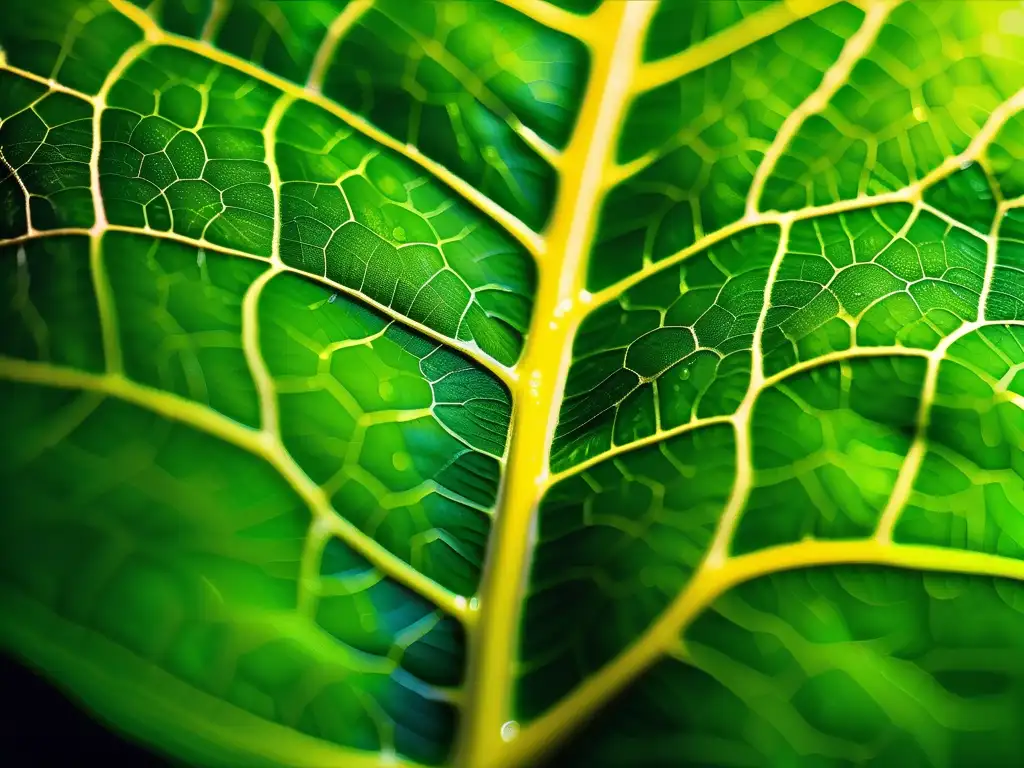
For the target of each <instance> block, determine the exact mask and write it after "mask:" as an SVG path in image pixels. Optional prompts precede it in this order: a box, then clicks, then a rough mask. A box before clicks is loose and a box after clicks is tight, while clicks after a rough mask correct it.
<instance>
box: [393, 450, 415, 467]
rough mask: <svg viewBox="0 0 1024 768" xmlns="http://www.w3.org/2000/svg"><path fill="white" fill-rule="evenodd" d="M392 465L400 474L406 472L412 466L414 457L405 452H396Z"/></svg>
mask: <svg viewBox="0 0 1024 768" xmlns="http://www.w3.org/2000/svg"><path fill="white" fill-rule="evenodd" d="M391 465H392V466H393V467H394V468H395V469H397V470H398V471H399V472H404V471H405V470H407V469H408V468H409V467H410V466H412V457H411V456H410V455H409V454H408V453H406V452H405V451H396V452H395V453H394V455H392V457H391Z"/></svg>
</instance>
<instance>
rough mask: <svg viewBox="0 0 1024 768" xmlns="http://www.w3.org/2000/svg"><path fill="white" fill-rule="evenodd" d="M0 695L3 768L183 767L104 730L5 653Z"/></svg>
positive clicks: (1, 658)
mask: <svg viewBox="0 0 1024 768" xmlns="http://www.w3.org/2000/svg"><path fill="white" fill-rule="evenodd" d="M0 691H2V692H3V716H2V717H0V744H2V748H3V759H2V762H3V764H4V766H5V767H6V768H51V767H52V768H68V766H75V765H93V764H95V765H97V766H104V768H120V766H125V767H126V768H183V766H182V765H181V764H180V763H179V764H175V763H172V762H170V761H169V760H167V759H165V758H162V757H159V756H157V755H155V754H154V753H152V752H150V751H148V750H146V749H144V748H142V747H141V746H138V745H137V744H135V743H134V742H131V741H127V740H125V739H123V738H121V737H119V736H117V735H116V734H114V733H112V732H111V731H109V730H107V729H106V728H105V727H104V726H103V725H102V724H101V723H100V722H99V721H97V720H94V719H92V717H90V716H89V715H88V714H86V712H85V710H83V709H81V708H80V707H79V706H78V704H77V703H73V701H72V700H71V699H69V698H68V697H67V696H66V695H65V694H64V693H63V692H62V691H61V690H59V689H58V688H56V687H55V686H53V685H51V684H50V683H49V682H47V681H46V679H45V678H43V677H41V676H40V675H38V674H36V673H35V672H33V671H31V670H29V669H28V668H26V667H24V666H22V665H21V664H20V663H19V662H17V661H15V660H13V659H11V658H10V657H8V656H6V655H4V654H0Z"/></svg>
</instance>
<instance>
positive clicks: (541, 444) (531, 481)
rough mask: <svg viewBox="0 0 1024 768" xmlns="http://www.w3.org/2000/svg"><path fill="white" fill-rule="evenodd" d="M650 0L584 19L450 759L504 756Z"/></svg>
mask: <svg viewBox="0 0 1024 768" xmlns="http://www.w3.org/2000/svg"><path fill="white" fill-rule="evenodd" d="M655 7H656V4H655V3H651V2H637V3H603V4H602V5H601V6H600V7H599V9H598V10H597V11H595V12H594V13H593V14H592V15H591V16H590V17H588V19H587V21H586V23H587V25H588V29H589V30H590V31H591V35H590V37H589V39H588V40H587V44H588V46H589V50H590V72H589V74H588V79H587V88H586V91H585V93H584V96H583V102H582V105H581V108H580V114H579V118H578V121H577V125H576V130H575V131H574V132H573V136H572V139H571V140H570V142H569V145H568V146H567V147H566V149H565V151H564V153H563V154H562V156H561V160H560V165H561V176H560V186H559V193H558V197H557V199H556V201H555V207H554V210H553V212H552V218H551V223H550V224H549V226H548V229H547V231H546V232H545V233H544V240H543V243H544V247H543V252H542V256H541V258H540V259H539V263H538V275H539V278H538V286H537V293H536V299H535V303H534V310H533V317H532V319H531V326H530V329H529V332H528V333H527V336H526V339H527V341H526V349H525V351H524V355H523V358H522V360H521V361H520V363H519V365H518V366H517V370H518V371H519V381H518V383H517V385H516V388H515V391H514V399H513V402H514V403H515V406H514V408H515V410H514V412H513V417H512V430H511V435H512V436H511V446H510V450H509V461H508V463H507V466H506V469H505V473H504V477H503V479H502V494H501V497H500V502H499V505H498V512H497V516H496V520H495V526H494V529H493V531H492V534H491V540H490V543H489V547H488V553H487V560H486V564H485V569H484V578H483V582H482V584H481V588H480V594H479V599H478V602H477V604H476V605H477V611H478V612H479V619H478V620H477V621H475V622H473V624H472V625H471V627H470V632H469V674H468V678H467V707H466V709H465V712H464V720H463V725H462V727H461V730H460V734H459V739H458V743H457V747H456V757H455V763H456V765H458V766H464V767H465V768H484V767H485V766H490V765H495V766H499V765H501V764H502V754H503V751H504V749H505V748H507V746H508V745H507V744H506V743H505V740H504V739H503V738H502V725H503V724H504V723H505V722H506V721H507V719H508V718H509V717H510V713H511V711H512V691H513V685H514V681H515V669H514V667H515V657H516V648H517V645H518V636H519V624H520V618H521V609H522V603H523V596H524V592H525V581H526V577H527V569H528V565H529V558H530V549H531V547H530V544H531V540H532V539H533V538H534V536H533V534H534V532H535V526H536V523H537V521H536V511H537V506H538V504H539V502H540V499H541V496H542V495H543V491H544V490H545V489H546V487H547V485H548V478H549V474H550V471H549V467H550V450H551V443H552V440H553V438H554V432H555V427H556V425H557V423H558V412H559V405H560V403H561V400H562V391H563V389H564V386H565V379H566V374H567V372H568V367H569V363H570V359H571V353H572V340H573V337H574V335H575V333H576V329H577V327H578V325H579V322H580V320H581V319H582V317H583V316H584V314H585V305H581V302H582V301H583V297H584V296H585V293H584V291H583V286H584V281H585V269H586V257H587V255H588V251H589V245H590V241H591V239H592V237H593V232H594V229H595V224H596V222H595V217H596V213H597V209H598V206H599V204H600V202H601V193H602V190H603V185H602V183H601V182H602V178H603V176H604V174H605V171H606V169H607V167H608V165H609V163H610V161H611V159H612V155H613V152H614V148H615V143H616V140H617V139H618V135H619V130H620V127H621V125H622V121H623V110H624V109H625V106H626V105H627V104H628V96H629V91H630V86H631V84H632V80H633V73H634V71H635V69H636V67H637V65H638V64H639V62H640V57H641V47H642V45H643V39H644V33H645V32H646V29H647V24H648V22H649V20H650V18H651V17H652V15H653V13H654V10H655Z"/></svg>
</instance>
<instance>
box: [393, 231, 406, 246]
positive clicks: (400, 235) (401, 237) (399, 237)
mask: <svg viewBox="0 0 1024 768" xmlns="http://www.w3.org/2000/svg"><path fill="white" fill-rule="evenodd" d="M391 237H393V238H394V239H395V241H396V242H399V243H404V242H405V227H395V228H394V229H393V230H391Z"/></svg>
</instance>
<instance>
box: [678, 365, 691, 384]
mask: <svg viewBox="0 0 1024 768" xmlns="http://www.w3.org/2000/svg"><path fill="white" fill-rule="evenodd" d="M679 378H681V379H682V380H683V381H686V380H687V379H688V378H690V369H689V368H683V370H682V372H681V373H680V374H679Z"/></svg>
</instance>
